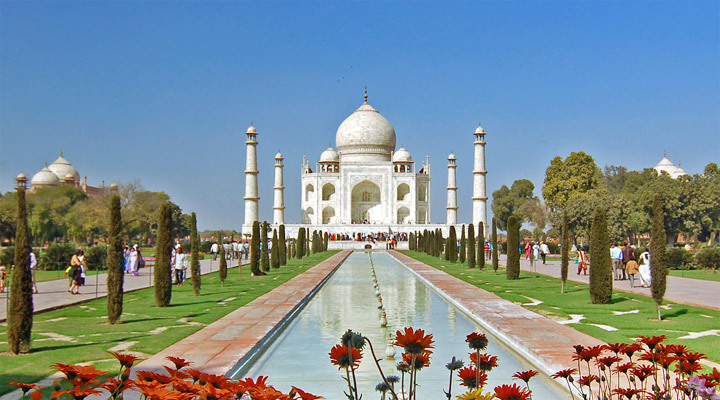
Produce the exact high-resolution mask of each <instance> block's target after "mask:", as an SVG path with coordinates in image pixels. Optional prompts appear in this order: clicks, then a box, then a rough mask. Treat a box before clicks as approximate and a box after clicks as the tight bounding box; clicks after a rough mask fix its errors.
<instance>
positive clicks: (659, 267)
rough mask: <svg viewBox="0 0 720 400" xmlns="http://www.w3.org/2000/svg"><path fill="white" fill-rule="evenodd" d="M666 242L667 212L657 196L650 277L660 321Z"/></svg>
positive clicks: (665, 277) (664, 281)
mask: <svg viewBox="0 0 720 400" xmlns="http://www.w3.org/2000/svg"><path fill="white" fill-rule="evenodd" d="M665 242H666V239H665V210H664V209H663V203H662V200H661V199H660V196H655V199H654V200H653V223H652V236H651V239H650V256H651V258H650V270H651V271H650V276H652V279H651V291H652V297H653V300H655V308H656V310H657V315H658V321H660V320H662V314H661V313H660V306H661V305H662V301H663V297H664V296H665V288H666V286H667V264H666V262H665Z"/></svg>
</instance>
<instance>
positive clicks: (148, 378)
mask: <svg viewBox="0 0 720 400" xmlns="http://www.w3.org/2000/svg"><path fill="white" fill-rule="evenodd" d="M135 377H136V380H137V381H138V382H157V383H159V384H161V385H162V386H165V385H167V384H170V383H172V381H174V379H173V377H172V376H167V375H163V374H158V373H156V372H152V371H137V373H136V374H135Z"/></svg>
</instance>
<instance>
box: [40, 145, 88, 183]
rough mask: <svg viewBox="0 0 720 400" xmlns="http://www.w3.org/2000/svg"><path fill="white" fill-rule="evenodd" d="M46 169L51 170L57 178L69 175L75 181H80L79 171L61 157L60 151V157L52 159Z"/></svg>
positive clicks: (62, 178)
mask: <svg viewBox="0 0 720 400" xmlns="http://www.w3.org/2000/svg"><path fill="white" fill-rule="evenodd" d="M48 169H49V170H50V171H52V173H54V174H55V176H57V178H58V179H61V180H65V178H66V177H67V176H68V175H70V176H72V178H73V180H74V181H75V182H80V173H78V171H77V170H76V169H75V167H73V166H72V164H70V163H69V162H68V160H66V159H65V157H63V155H62V152H61V153H60V157H58V158H57V160H55V161H53V163H52V164H50V166H49V167H48Z"/></svg>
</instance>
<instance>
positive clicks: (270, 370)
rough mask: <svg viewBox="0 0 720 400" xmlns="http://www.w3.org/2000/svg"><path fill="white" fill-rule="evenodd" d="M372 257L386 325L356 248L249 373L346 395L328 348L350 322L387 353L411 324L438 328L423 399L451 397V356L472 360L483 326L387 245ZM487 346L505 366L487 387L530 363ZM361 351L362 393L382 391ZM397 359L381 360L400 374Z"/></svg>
mask: <svg viewBox="0 0 720 400" xmlns="http://www.w3.org/2000/svg"><path fill="white" fill-rule="evenodd" d="M372 258H373V262H374V265H375V273H376V275H377V279H378V284H379V287H380V292H381V293H382V298H383V304H384V306H385V311H386V313H387V319H388V326H387V327H386V328H381V327H380V322H379V321H380V315H381V311H380V310H379V309H378V308H377V300H376V297H375V289H374V288H373V280H372V274H371V271H370V263H369V259H368V255H367V254H365V253H363V252H355V253H353V254H352V255H350V257H348V258H347V259H346V260H345V262H344V263H343V265H342V266H341V267H340V268H339V269H338V270H337V272H335V274H334V275H333V276H332V277H331V278H330V280H329V281H328V282H327V283H326V284H325V286H324V287H323V288H322V289H321V290H319V291H318V292H317V294H316V295H315V297H314V298H313V299H311V300H310V301H309V302H308V304H307V306H306V307H305V309H304V310H303V311H302V312H301V313H300V314H299V315H298V317H297V318H296V319H295V320H294V321H293V322H292V323H290V324H289V326H288V327H287V329H286V330H285V331H284V332H282V334H281V335H280V337H279V338H278V340H277V341H275V342H274V343H273V344H272V345H270V347H269V348H268V349H267V351H266V353H265V354H264V355H262V356H261V358H260V360H258V362H256V363H255V365H253V366H252V367H250V369H249V371H248V372H247V373H245V374H244V375H245V376H250V377H253V378H254V377H256V376H258V375H268V376H270V378H269V380H268V383H270V384H272V385H274V386H275V387H276V388H278V389H280V390H283V391H287V390H289V389H290V386H291V385H295V386H298V387H299V388H301V389H303V390H306V391H309V392H311V393H314V394H317V395H322V396H325V397H326V398H328V399H343V398H345V396H344V395H343V388H347V386H344V382H343V380H342V374H341V373H340V372H339V371H338V370H337V367H335V366H333V365H332V364H330V358H329V357H328V352H329V351H330V348H332V346H334V345H335V344H337V343H338V341H339V338H340V336H341V335H342V334H343V333H344V332H345V331H346V330H348V329H352V330H353V331H356V332H360V333H362V334H364V335H365V336H367V337H369V338H370V340H371V341H372V343H373V345H374V346H375V352H376V354H377V355H378V357H384V354H385V348H386V346H387V343H388V341H389V340H390V339H391V336H392V335H393V334H394V333H395V331H396V330H398V329H402V328H404V327H406V326H412V327H414V328H421V329H425V330H426V331H427V332H429V333H432V334H433V335H434V339H435V346H436V348H435V349H434V352H433V355H432V357H431V359H430V361H431V365H430V367H429V368H426V369H423V370H422V371H420V372H419V382H420V385H421V388H420V389H419V390H418V399H420V400H430V399H440V398H445V396H444V394H443V392H442V390H443V389H447V380H448V371H447V369H446V368H445V364H446V363H448V362H449V361H450V360H451V359H452V357H453V356H456V357H457V358H459V359H462V360H464V361H465V362H466V364H467V363H469V357H468V351H469V349H468V347H467V344H466V343H465V336H466V335H467V334H468V333H470V332H472V331H474V330H477V331H479V332H483V330H482V329H480V328H479V327H477V326H476V325H475V324H474V323H473V322H471V321H470V320H469V319H468V318H467V317H466V316H465V314H463V313H461V312H458V311H457V310H456V309H455V307H454V306H452V305H450V304H448V303H447V302H445V301H444V300H443V299H441V298H440V297H439V296H438V295H437V294H435V293H434V292H433V291H432V290H431V289H430V288H429V287H427V286H426V285H425V284H424V283H422V282H421V281H419V280H418V279H417V278H416V277H415V275H413V274H412V273H411V272H410V271H409V270H407V269H406V268H404V267H403V266H402V264H400V263H399V262H398V261H396V260H395V259H394V258H392V257H390V256H389V255H388V254H387V253H385V252H374V253H373V254H372ZM487 351H488V352H489V353H491V354H493V355H496V356H498V358H499V362H500V367H498V368H496V369H495V370H493V371H492V372H491V373H490V374H489V381H488V384H487V386H486V388H489V389H490V390H492V388H493V387H495V386H496V385H499V384H502V383H511V382H512V380H511V376H512V374H514V373H515V372H516V371H520V370H524V369H528V368H530V367H529V365H528V364H527V363H525V362H522V363H521V362H520V361H518V360H516V359H514V358H513V356H511V355H510V354H508V353H507V352H506V351H504V350H503V349H501V348H500V347H499V346H498V345H497V344H496V343H494V342H493V341H491V342H490V345H489V346H488V350H487ZM363 356H364V359H363V362H362V363H361V364H360V368H359V370H358V371H357V373H356V374H357V379H358V384H359V385H360V390H361V392H362V393H364V394H365V396H364V398H366V399H372V398H375V397H376V396H377V393H375V385H376V384H377V383H379V382H380V381H381V378H380V375H379V374H378V372H377V370H376V367H375V365H374V363H372V360H371V358H372V356H371V355H370V351H369V349H367V348H366V349H365V351H364V352H363ZM399 359H400V351H399V349H398V354H397V355H396V357H395V360H394V361H393V360H386V359H383V360H382V361H381V362H380V365H381V366H382V367H383V371H384V372H385V374H386V375H387V374H396V372H395V368H394V367H395V363H396V362H397V361H398V360H399ZM398 375H399V374H398ZM454 380H455V381H457V379H454ZM531 387H532V388H533V392H534V397H535V398H536V399H561V398H565V396H563V395H559V394H557V393H556V392H555V391H554V390H552V389H550V388H549V387H548V386H547V385H546V384H545V382H543V381H542V380H540V379H535V380H534V381H532V382H531ZM462 389H463V388H461V387H456V388H454V389H453V392H454V393H456V394H460V393H462Z"/></svg>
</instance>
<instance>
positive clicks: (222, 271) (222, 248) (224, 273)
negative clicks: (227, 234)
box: [218, 233, 227, 286]
mask: <svg viewBox="0 0 720 400" xmlns="http://www.w3.org/2000/svg"><path fill="white" fill-rule="evenodd" d="M219 236H220V246H219V247H220V269H219V271H218V272H219V275H220V286H225V279H226V278H227V260H226V259H225V258H226V254H225V246H224V244H223V235H222V233H221V234H220V235H219Z"/></svg>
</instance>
